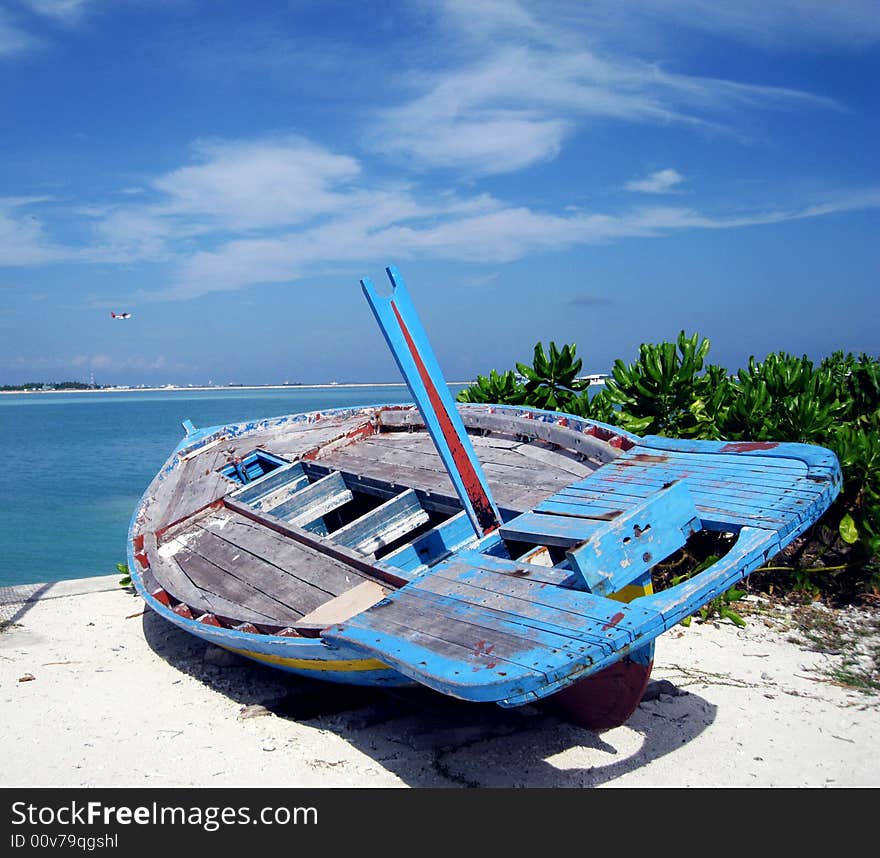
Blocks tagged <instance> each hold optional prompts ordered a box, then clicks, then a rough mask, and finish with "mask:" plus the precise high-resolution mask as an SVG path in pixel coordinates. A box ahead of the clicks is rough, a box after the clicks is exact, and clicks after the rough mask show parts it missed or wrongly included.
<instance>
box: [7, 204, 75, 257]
mask: <svg viewBox="0 0 880 858" xmlns="http://www.w3.org/2000/svg"><path fill="white" fill-rule="evenodd" d="M46 199H48V198H45V197H0V266H29V265H45V264H47V263H50V262H59V261H63V260H69V259H72V258H75V256H76V252H75V251H73V250H71V249H69V248H63V247H60V246H58V245H55V244H54V243H53V242H52V241H51V240H50V239H48V238H47V237H46V235H45V233H44V230H43V224H42V222H41V221H40V220H39V218H38V217H37V216H36V215H35V214H32V213H31V209H30V208H29V206H31V205H32V204H34V203H40V202H44V201H45V200H46Z"/></svg>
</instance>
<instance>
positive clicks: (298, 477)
mask: <svg viewBox="0 0 880 858" xmlns="http://www.w3.org/2000/svg"><path fill="white" fill-rule="evenodd" d="M307 483H308V477H306V475H305V471H304V470H303V466H302V463H301V462H291V463H290V464H289V465H282V466H281V467H279V468H275V470H274V471H270V472H269V473H268V474H265V475H264V476H262V477H260V478H259V479H257V480H254V481H253V482H251V483H248V484H247V485H246V486H243V487H242V488H240V489H238V491H235V492H233V493H232V495H231V496H232V497H234V498H236V499H237V500H239V501H241V503H249V504H252V505H254V504H255V502H256V501H259V500H261V499H265V498H266V497H267V496H268V495H270V494H272V493H274V492H275V491H276V490H277V489H290V487H291V486H293V485H297V484H299V485H298V486H297V487H298V488H302V487H303V486H304V485H306V484H307Z"/></svg>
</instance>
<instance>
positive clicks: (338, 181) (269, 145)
mask: <svg viewBox="0 0 880 858" xmlns="http://www.w3.org/2000/svg"><path fill="white" fill-rule="evenodd" d="M194 148H195V151H196V154H197V156H198V158H199V160H200V161H201V163H200V164H197V165H194V166H187V167H181V168H180V169H178V170H174V171H173V172H171V173H168V174H167V175H165V176H162V177H161V178H159V179H157V180H156V181H155V182H153V187H154V188H155V189H156V190H157V191H160V192H161V193H163V194H164V195H165V197H166V202H165V203H164V204H163V206H162V209H161V211H162V213H163V214H166V215H187V216H191V215H196V216H199V217H202V218H204V219H206V220H207V221H213V222H215V223H217V224H220V225H223V226H225V227H228V228H230V229H249V228H258V227H265V226H273V225H282V224H292V223H300V222H302V221H304V220H308V219H309V218H311V217H314V216H316V215H321V214H326V213H328V212H334V211H337V210H338V209H339V208H340V207H341V206H343V205H345V202H346V200H345V198H344V197H343V196H342V195H341V194H340V193H338V192H337V191H336V190H335V188H337V187H339V186H341V185H345V186H350V183H351V181H352V180H354V179H355V178H357V176H358V173H359V172H360V166H359V164H358V162H357V161H356V160H355V159H354V158H351V157H348V156H346V155H336V154H333V153H331V152H329V151H328V150H326V149H322V148H320V147H318V146H316V145H314V144H312V143H309V142H307V141H305V140H302V139H299V138H289V139H280V140H275V141H244V142H236V141H233V142H229V141H213V142H202V143H199V144H197V145H196V146H195V147H194Z"/></svg>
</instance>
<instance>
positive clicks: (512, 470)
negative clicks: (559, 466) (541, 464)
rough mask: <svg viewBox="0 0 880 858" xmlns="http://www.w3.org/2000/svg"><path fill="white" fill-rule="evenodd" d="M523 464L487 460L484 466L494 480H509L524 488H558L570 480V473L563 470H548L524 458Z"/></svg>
mask: <svg viewBox="0 0 880 858" xmlns="http://www.w3.org/2000/svg"><path fill="white" fill-rule="evenodd" d="M522 461H523V465H524V466H522V465H496V464H494V463H492V462H488V463H487V464H486V466H485V471H486V474H487V475H490V477H491V479H493V480H495V481H496V482H499V483H501V482H509V483H511V484H513V485H516V486H522V487H524V488H532V489H541V490H554V489H556V490H558V489H560V488H563V487H564V486H567V485H568V484H569V483H570V482H571V474H569V473H566V472H565V471H553V472H551V471H548V470H546V469H537V468H534V467H531V466H529V465H528V464H526V463H527V460H526V459H523V460H522Z"/></svg>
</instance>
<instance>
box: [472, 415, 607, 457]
mask: <svg viewBox="0 0 880 858" xmlns="http://www.w3.org/2000/svg"><path fill="white" fill-rule="evenodd" d="M463 419H464V420H465V425H467V426H469V427H472V428H481V429H489V430H492V431H498V432H503V433H506V434H513V435H517V434H518V435H522V436H525V437H528V438H539V439H540V440H541V441H546V442H548V443H550V444H557V445H558V446H560V447H563V448H565V449H567V450H571V451H573V452H575V453H579V454H581V455H582V456H585V457H586V458H591V459H594V460H596V461H597V462H611V461H613V460H614V459H616V458H617V457H618V456H619V455H620V454H621V450H619V449H618V448H616V447H613V446H611V445H610V444H609V443H607V442H606V441H602V440H600V439H599V438H596V437H595V436H592V435H585V434H584V433H583V432H579V431H577V430H576V429H570V428H568V427H567V426H561V425H559V424H558V423H549V422H546V421H544V420H531V419H527V418H522V417H516V416H514V415H508V414H489V413H483V414H472V413H469V414H467V415H466V416H465V417H464V418H463Z"/></svg>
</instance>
